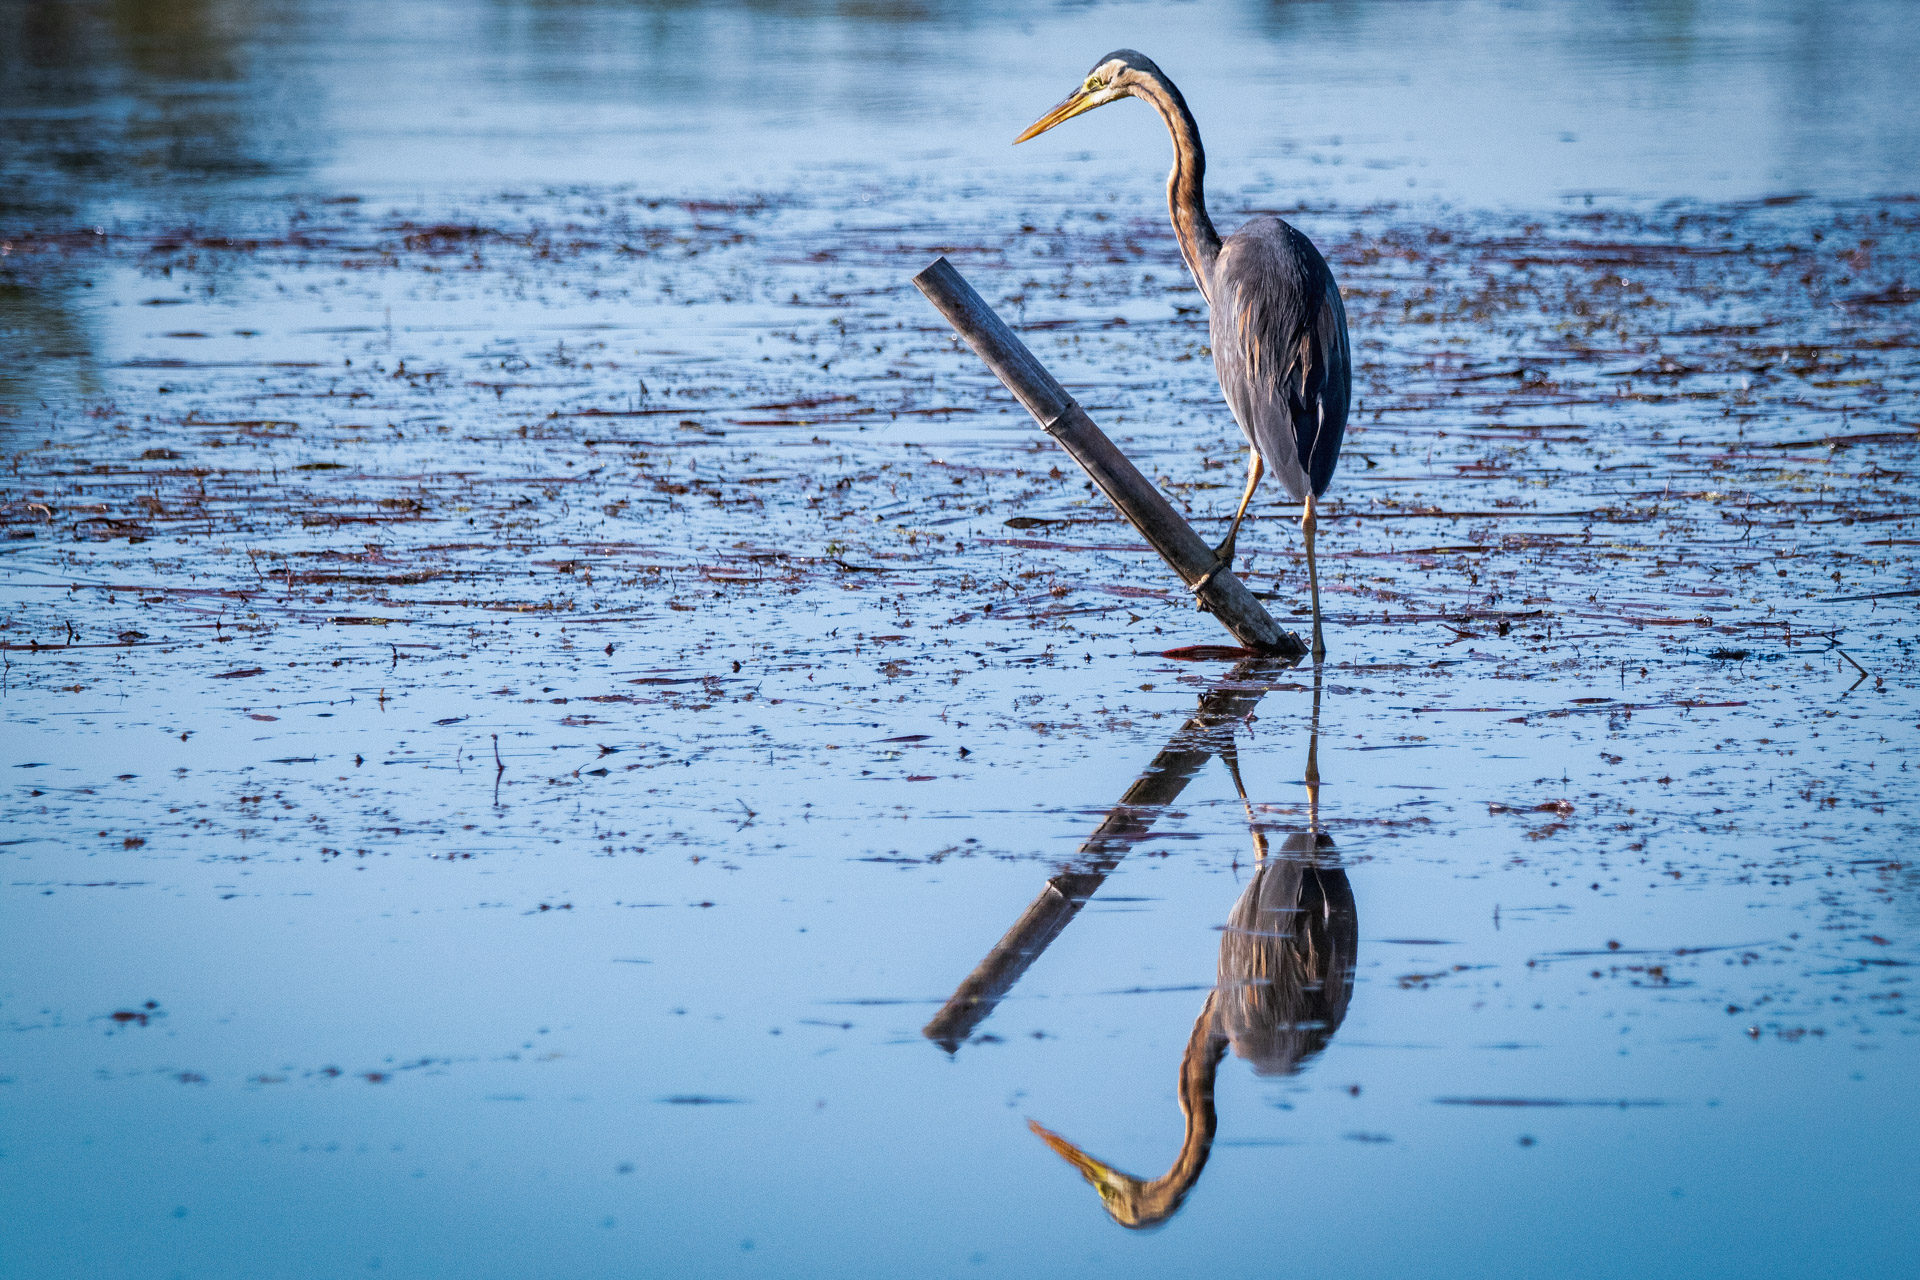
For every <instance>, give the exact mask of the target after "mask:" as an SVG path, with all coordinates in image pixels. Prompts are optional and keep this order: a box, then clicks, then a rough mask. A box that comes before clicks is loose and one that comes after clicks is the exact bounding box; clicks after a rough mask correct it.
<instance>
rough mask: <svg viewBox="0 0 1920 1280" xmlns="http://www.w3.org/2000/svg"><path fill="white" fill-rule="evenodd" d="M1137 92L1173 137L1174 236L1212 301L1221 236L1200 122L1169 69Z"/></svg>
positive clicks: (1170, 199) (1170, 209) (1170, 206)
mask: <svg viewBox="0 0 1920 1280" xmlns="http://www.w3.org/2000/svg"><path fill="white" fill-rule="evenodd" d="M1133 96H1134V97H1136V98H1143V99H1145V100H1146V101H1147V102H1150V103H1152V104H1153V108H1154V110H1156V111H1158V112H1159V113H1160V118H1161V119H1162V120H1165V121H1166V122H1167V132H1168V133H1170V134H1172V135H1173V172H1171V173H1169V174H1168V175H1167V213H1168V215H1169V216H1170V217H1171V218H1172V219H1173V234H1174V235H1175V236H1177V237H1178V238H1179V240H1180V256H1181V257H1183V258H1185V259H1186V261H1187V270H1189V271H1191V272H1192V273H1193V280H1194V283H1195V284H1197V285H1199V286H1200V292H1201V293H1202V294H1203V295H1205V296H1206V298H1207V300H1208V301H1209V302H1211V301H1212V300H1213V289H1212V282H1213V263H1214V260H1215V259H1216V258H1218V257H1219V256H1220V236H1219V235H1218V233H1216V232H1215V231H1214V229H1213V219H1212V218H1209V217H1208V216H1207V195H1206V179H1207V153H1206V150H1205V148H1203V147H1202V146H1201V145H1200V126H1199V125H1197V124H1195V123H1194V122H1193V112H1191V111H1189V110H1187V100H1186V99H1185V98H1183V97H1181V96H1180V90H1178V89H1177V88H1175V87H1174V84H1173V81H1171V80H1169V79H1167V77H1166V75H1165V73H1163V72H1161V71H1160V70H1159V69H1158V68H1155V69H1154V71H1153V73H1152V74H1150V75H1146V76H1144V77H1143V78H1142V79H1141V80H1140V81H1137V82H1135V84H1134V86H1133Z"/></svg>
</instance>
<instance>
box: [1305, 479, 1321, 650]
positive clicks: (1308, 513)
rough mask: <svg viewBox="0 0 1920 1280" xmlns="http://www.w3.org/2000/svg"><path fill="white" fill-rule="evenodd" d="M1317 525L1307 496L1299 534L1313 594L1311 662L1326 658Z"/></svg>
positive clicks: (1309, 495) (1309, 586)
mask: <svg viewBox="0 0 1920 1280" xmlns="http://www.w3.org/2000/svg"><path fill="white" fill-rule="evenodd" d="M1318 524H1319V521H1317V520H1315V519H1314V515H1313V495H1312V494H1311V493H1309V494H1308V495H1307V501H1306V510H1305V511H1304V512H1302V513H1301V516H1300V534H1301V536H1302V537H1304V538H1305V539H1306V541H1307V585H1308V588H1309V589H1310V590H1311V591H1312V592H1313V660H1314V662H1316V663H1318V662H1319V661H1320V660H1321V659H1323V658H1325V657H1326V656H1327V642H1326V639H1325V638H1324V637H1323V636H1322V635H1321V634H1320V567H1319V566H1318V565H1317V564H1315V563H1314V560H1313V531H1314V529H1315V527H1316V526H1317V525H1318Z"/></svg>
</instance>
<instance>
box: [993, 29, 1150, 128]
mask: <svg viewBox="0 0 1920 1280" xmlns="http://www.w3.org/2000/svg"><path fill="white" fill-rule="evenodd" d="M1159 72H1160V68H1158V67H1156V66H1154V65H1153V60H1152V59H1151V58H1148V57H1147V56H1146V55H1145V54H1141V53H1135V52H1134V51H1133V50H1131V49H1115V50H1114V51H1113V52H1112V53H1110V54H1108V55H1107V56H1106V57H1104V58H1102V59H1100V61H1099V62H1097V63H1095V64H1094V67H1093V70H1091V71H1089V72H1088V73H1087V78H1086V79H1085V80H1082V81H1081V82H1080V85H1079V87H1078V88H1076V89H1075V90H1074V91H1073V92H1072V93H1070V94H1068V95H1067V96H1066V100H1065V101H1063V102H1062V103H1061V104H1060V105H1059V106H1057V107H1055V108H1054V109H1053V110H1051V111H1049V112H1047V114H1045V115H1044V116H1041V117H1040V118H1039V119H1038V120H1036V121H1034V122H1033V125H1032V127H1031V128H1029V129H1028V130H1027V131H1026V132H1025V133H1023V134H1021V135H1020V136H1019V137H1017V138H1015V139H1014V140H1013V141H1014V144H1015V145H1016V146H1017V145H1019V144H1020V143H1022V142H1025V141H1026V140H1027V139H1028V138H1037V137H1039V136H1040V135H1041V134H1043V133H1045V132H1046V131H1047V130H1049V129H1051V128H1053V126H1055V125H1057V124H1059V123H1061V122H1062V121H1064V120H1071V119H1073V118H1074V117H1075V116H1077V115H1080V114H1081V113H1082V112H1086V111H1091V110H1093V109H1094V108H1095V107H1104V106H1106V105H1107V104H1108V103H1109V102H1118V101H1119V100H1120V99H1122V98H1125V97H1129V96H1131V95H1132V93H1133V91H1134V89H1135V87H1136V86H1139V85H1142V84H1145V83H1146V82H1147V80H1148V78H1149V77H1151V76H1155V75H1158V74H1159Z"/></svg>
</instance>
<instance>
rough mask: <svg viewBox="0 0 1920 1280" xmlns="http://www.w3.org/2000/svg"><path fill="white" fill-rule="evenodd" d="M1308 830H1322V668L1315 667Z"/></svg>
mask: <svg viewBox="0 0 1920 1280" xmlns="http://www.w3.org/2000/svg"><path fill="white" fill-rule="evenodd" d="M1304 781H1305V782H1306V784H1307V830H1309V831H1313V832H1318V831H1319V830H1320V668H1319V667H1318V666H1315V667H1314V669H1313V720H1312V722H1311V724H1310V726H1309V728H1308V730H1307V774H1306V778H1305V779H1304Z"/></svg>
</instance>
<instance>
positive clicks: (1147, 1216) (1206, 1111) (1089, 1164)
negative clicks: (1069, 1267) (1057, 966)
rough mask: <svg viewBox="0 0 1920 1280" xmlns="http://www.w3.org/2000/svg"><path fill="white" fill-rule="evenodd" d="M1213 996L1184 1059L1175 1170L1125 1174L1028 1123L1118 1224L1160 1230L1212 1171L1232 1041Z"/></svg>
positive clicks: (1191, 1038)
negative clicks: (1216, 1103)
mask: <svg viewBox="0 0 1920 1280" xmlns="http://www.w3.org/2000/svg"><path fill="white" fill-rule="evenodd" d="M1214 1000H1215V997H1214V996H1213V995H1209V996H1208V997H1207V1003H1206V1005H1205V1006H1204V1007H1203V1008H1202V1009H1201V1010H1200V1017H1199V1018H1198V1019H1196V1020H1195V1022H1194V1024H1193V1034H1192V1035H1191V1036H1189V1037H1188V1038H1187V1051H1186V1052H1185V1053H1184V1054H1182V1055H1181V1057H1180V1113H1181V1115H1182V1116H1183V1117H1184V1118H1185V1120H1186V1135H1185V1137H1184V1139H1183V1140H1182V1141H1181V1143H1180V1154H1179V1156H1177V1157H1176V1158H1175V1159H1174V1162H1173V1167H1172V1168H1170V1169H1168V1170H1167V1171H1166V1172H1165V1173H1163V1174H1161V1175H1160V1176H1159V1177H1157V1178H1155V1179H1153V1180H1152V1181H1151V1182H1143V1181H1142V1180H1140V1179H1139V1178H1136V1177H1134V1176H1133V1175H1132V1174H1128V1173H1122V1172H1121V1171H1120V1170H1118V1169H1116V1168H1114V1167H1113V1166H1112V1165H1110V1164H1104V1163H1102V1162H1101V1161H1099V1160H1096V1159H1094V1158H1093V1157H1092V1156H1090V1155H1088V1154H1087V1153H1086V1152H1084V1151H1082V1150H1081V1149H1080V1148H1078V1147H1076V1146H1074V1145H1073V1144H1072V1143H1071V1142H1068V1141H1067V1140H1066V1139H1065V1138H1063V1137H1061V1136H1060V1135H1059V1134H1057V1133H1054V1132H1052V1131H1051V1130H1049V1129H1046V1128H1043V1127H1042V1126H1041V1125H1039V1124H1038V1123H1036V1122H1035V1121H1032V1120H1029V1121H1027V1125H1028V1127H1029V1128H1031V1129H1032V1130H1033V1131H1034V1132H1035V1133H1037V1134H1039V1135H1040V1137H1041V1139H1042V1140H1043V1141H1044V1142H1045V1143H1046V1144H1047V1145H1048V1146H1050V1147H1052V1148H1053V1149H1054V1151H1055V1152H1056V1153H1058V1154H1059V1155H1060V1156H1061V1157H1062V1158H1063V1159H1065V1160H1066V1161H1067V1163H1069V1164H1071V1165H1072V1166H1073V1167H1074V1168H1076V1169H1078V1170H1079V1171H1080V1174H1081V1176H1082V1177H1084V1178H1085V1179H1086V1180H1087V1181H1088V1182H1090V1183H1092V1184H1093V1188H1094V1190H1096V1191H1098V1192H1099V1193H1100V1199H1101V1202H1102V1203H1104V1204H1105V1205H1106V1206H1107V1212H1108V1213H1109V1214H1111V1215H1113V1220H1114V1221H1115V1222H1118V1223H1119V1224H1120V1225H1121V1226H1123V1227H1133V1228H1136V1229H1139V1228H1145V1227H1155V1226H1158V1225H1160V1224H1161V1223H1162V1222H1165V1221H1166V1220H1167V1219H1168V1218H1170V1217H1172V1216H1173V1215H1174V1213H1175V1212H1176V1211H1178V1209H1179V1208H1180V1204H1181V1202H1182V1201H1183V1200H1185V1199H1186V1198H1187V1192H1189V1191H1191V1190H1192V1189H1193V1184H1194V1183H1195V1182H1197V1181H1199V1179H1200V1171H1201V1170H1202V1169H1204V1168H1206V1167H1207V1155H1208V1153H1209V1152H1211V1151H1212V1149H1213V1133H1214V1127H1215V1124H1216V1123H1217V1122H1216V1120H1215V1118H1214V1112H1213V1077H1214V1073H1215V1072H1216V1071H1218V1070H1219V1068H1220V1058H1221V1056H1222V1055H1223V1054H1224V1053H1225V1052H1226V1049H1227V1042H1226V1039H1225V1037H1223V1036H1221V1035H1220V1034H1219V1032H1218V1031H1217V1030H1216V1029H1215V1027H1214Z"/></svg>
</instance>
